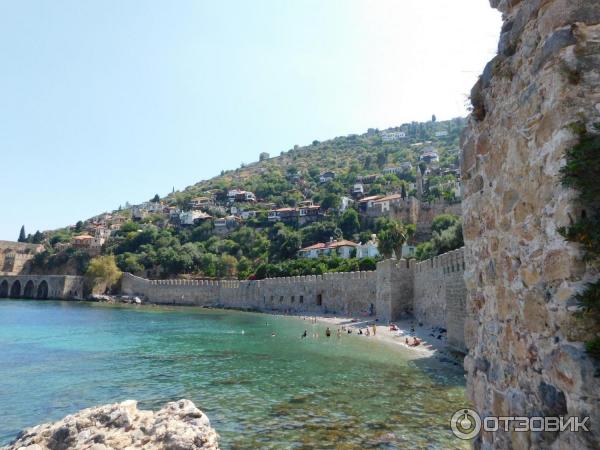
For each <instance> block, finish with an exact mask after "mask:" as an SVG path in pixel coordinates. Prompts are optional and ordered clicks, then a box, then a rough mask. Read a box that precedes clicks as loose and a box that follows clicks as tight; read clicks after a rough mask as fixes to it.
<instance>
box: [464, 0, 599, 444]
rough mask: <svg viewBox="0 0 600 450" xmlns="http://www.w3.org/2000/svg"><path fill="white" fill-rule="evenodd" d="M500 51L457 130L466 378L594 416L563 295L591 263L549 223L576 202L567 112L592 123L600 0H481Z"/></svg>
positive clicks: (506, 411)
mask: <svg viewBox="0 0 600 450" xmlns="http://www.w3.org/2000/svg"><path fill="white" fill-rule="evenodd" d="M491 3H492V6H494V7H497V8H498V9H500V11H502V13H503V18H504V25H503V28H502V34H501V37H500V44H499V46H498V55H497V56H496V57H495V58H494V59H493V60H492V61H490V63H489V64H488V65H487V66H486V68H485V70H484V72H483V75H482V76H481V77H480V80H479V82H478V83H477V84H476V85H475V87H474V88H473V90H472V92H471V100H472V103H473V112H472V114H471V117H470V119H469V124H468V127H467V130H466V132H465V135H464V137H463V143H462V148H463V154H462V176H463V187H464V196H463V203H462V205H463V220H464V236H465V246H466V249H467V250H466V255H465V257H466V272H465V280H466V286H467V291H468V296H467V313H468V317H467V320H466V325H465V333H466V339H467V346H468V348H469V354H468V356H467V358H466V360H465V368H466V370H467V373H468V375H467V380H468V391H469V395H470V397H471V400H472V401H473V403H474V405H475V408H476V409H477V410H478V411H479V412H480V413H482V414H484V415H489V414H493V415H512V416H532V415H540V414H541V415H546V416H556V415H569V416H571V415H573V416H588V415H590V416H591V417H592V421H593V422H594V421H595V422H597V420H598V418H599V417H600V397H599V396H600V384H599V379H598V378H594V377H593V374H594V370H595V368H594V364H593V362H592V361H591V360H590V358H589V357H588V356H587V355H586V353H585V350H584V345H583V341H585V340H587V339H588V338H589V337H590V336H591V335H593V334H594V333H597V332H598V330H597V328H594V326H592V325H591V324H586V323H585V321H583V320H582V319H576V318H575V317H574V314H573V310H574V309H576V306H575V305H574V300H573V295H574V294H575V293H576V292H578V291H579V290H581V289H582V287H583V286H584V284H585V283H586V282H588V281H591V280H594V279H596V278H597V276H598V274H597V272H595V271H594V270H593V269H592V268H590V267H586V265H585V264H584V263H583V262H582V259H581V257H582V254H581V252H580V249H579V248H578V247H577V246H576V245H574V244H571V243H568V242H566V241H565V240H564V239H563V237H562V236H561V235H560V234H559V233H558V232H557V229H558V228H559V227H560V226H566V225H569V224H570V221H571V217H576V216H577V215H578V214H580V213H581V211H580V210H579V209H578V207H577V205H576V202H575V198H576V193H575V192H573V191H570V190H568V189H565V188H563V187H562V186H561V183H560V178H559V170H560V167H561V166H562V165H563V164H564V163H565V159H564V155H565V151H566V150H567V149H568V148H570V147H571V146H573V145H574V144H576V143H577V141H578V136H577V135H575V134H574V133H573V131H571V129H572V127H570V125H571V124H573V123H576V122H582V123H584V124H585V125H586V126H588V128H589V126H590V124H592V123H594V122H600V114H599V113H600V3H599V2H598V0H523V1H520V0H491ZM599 433H600V429H598V427H597V426H596V427H595V429H594V426H593V431H592V432H591V433H569V432H562V433H560V434H559V433H540V432H531V433H523V432H519V433H516V432H502V431H500V432H496V433H486V434H482V435H480V436H479V437H478V439H477V441H476V442H475V447H476V448H485V449H491V448H498V449H500V448H573V449H575V448H577V449H583V448H599V447H600V439H599Z"/></svg>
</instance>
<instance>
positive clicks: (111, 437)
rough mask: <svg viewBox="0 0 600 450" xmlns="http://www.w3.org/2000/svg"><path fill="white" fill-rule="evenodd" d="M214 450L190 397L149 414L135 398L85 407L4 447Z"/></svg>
mask: <svg viewBox="0 0 600 450" xmlns="http://www.w3.org/2000/svg"><path fill="white" fill-rule="evenodd" d="M125 448H148V449H153V450H161V449H164V450H218V449H219V444H218V435H217V433H216V431H215V430H214V429H213V428H211V426H210V421H209V420H208V417H207V416H206V415H205V414H204V413H203V412H202V411H200V410H199V409H198V408H197V407H196V405H194V403H193V402H191V401H190V400H185V399H182V400H179V401H177V402H171V403H167V404H166V405H165V406H164V407H163V408H162V409H160V410H159V411H157V412H156V413H153V412H152V411H142V410H138V409H137V402H136V401H135V400H127V401H124V402H122V403H115V404H112V405H104V406H98V407H95V408H89V409H84V410H82V411H79V412H78V413H75V414H73V415H70V416H67V417H65V418H64V419H62V420H59V421H58V422H55V423H47V424H43V425H38V426H36V427H33V428H28V429H26V430H24V431H22V432H21V433H20V434H19V436H18V437H17V439H16V440H15V441H14V442H12V443H11V444H9V445H8V446H7V447H4V448H3V450H66V449H75V450H84V449H85V450H109V449H114V450H119V449H125Z"/></svg>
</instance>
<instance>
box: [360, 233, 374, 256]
mask: <svg viewBox="0 0 600 450" xmlns="http://www.w3.org/2000/svg"><path fill="white" fill-rule="evenodd" d="M378 256H379V249H378V248H377V235H376V234H373V235H371V240H369V241H367V242H365V243H364V244H363V243H360V244H358V247H356V257H357V258H376V257H378Z"/></svg>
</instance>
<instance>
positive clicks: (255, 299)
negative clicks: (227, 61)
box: [121, 249, 465, 350]
mask: <svg viewBox="0 0 600 450" xmlns="http://www.w3.org/2000/svg"><path fill="white" fill-rule="evenodd" d="M463 270H464V260H463V250H462V249H459V250H455V251H453V252H449V253H447V254H444V255H441V256H438V257H436V258H434V259H432V260H428V261H424V262H422V263H418V264H417V263H416V262H415V261H414V260H410V261H407V260H404V259H401V260H399V261H396V260H393V259H389V260H385V261H381V262H379V263H378V264H377V270H375V271H370V272H348V273H328V274H324V275H309V276H297V277H282V278H267V279H265V280H252V281H250V280H246V281H238V280H211V281H206V280H204V281H200V280H147V279H144V278H140V277H136V276H134V275H131V274H128V273H126V274H124V275H123V279H122V281H121V289H122V292H123V293H124V294H127V295H141V296H143V297H145V298H146V300H147V301H149V302H151V303H157V304H174V305H193V306H212V307H225V308H239V309H251V310H259V311H279V312H289V313H306V314H337V315H343V316H354V317H363V318H368V317H372V318H375V317H376V318H377V319H378V320H379V321H380V322H381V323H384V324H387V323H389V322H391V321H395V320H398V319H402V318H405V317H411V316H413V315H414V317H415V318H416V319H417V320H418V321H419V322H422V323H423V324H424V325H427V326H437V327H442V328H446V329H447V331H448V340H449V343H450V345H452V346H453V347H455V348H456V349H459V350H464V348H465V345H464V333H463V327H464V318H465V298H464V296H465V286H464V281H463Z"/></svg>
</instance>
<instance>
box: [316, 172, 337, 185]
mask: <svg viewBox="0 0 600 450" xmlns="http://www.w3.org/2000/svg"><path fill="white" fill-rule="evenodd" d="M333 180H335V172H332V171H331V170H330V171H328V172H324V173H322V174H321V175H320V176H319V181H320V182H321V183H328V182H330V181H333Z"/></svg>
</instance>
